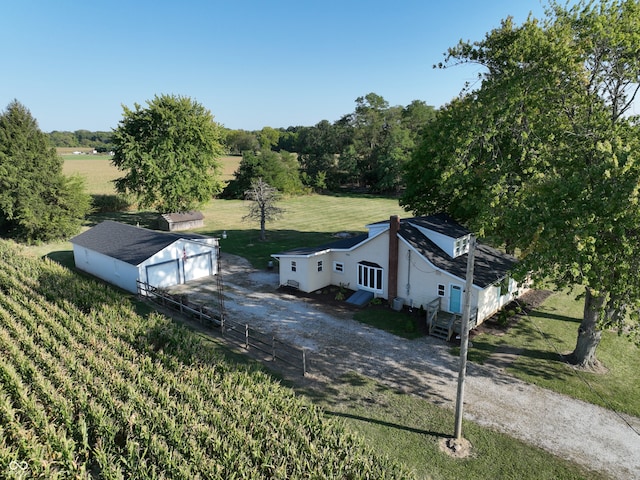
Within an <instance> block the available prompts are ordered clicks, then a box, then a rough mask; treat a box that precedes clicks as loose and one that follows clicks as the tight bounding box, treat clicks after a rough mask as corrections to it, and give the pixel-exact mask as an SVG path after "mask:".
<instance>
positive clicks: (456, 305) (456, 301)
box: [449, 285, 462, 313]
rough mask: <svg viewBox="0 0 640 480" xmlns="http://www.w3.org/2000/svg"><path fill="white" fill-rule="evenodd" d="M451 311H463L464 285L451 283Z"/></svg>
mask: <svg viewBox="0 0 640 480" xmlns="http://www.w3.org/2000/svg"><path fill="white" fill-rule="evenodd" d="M449 311H450V312H452V313H462V287H460V286H458V285H451V288H449Z"/></svg>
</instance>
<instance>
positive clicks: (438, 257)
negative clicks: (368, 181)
mask: <svg viewBox="0 0 640 480" xmlns="http://www.w3.org/2000/svg"><path fill="white" fill-rule="evenodd" d="M385 223H386V224H389V220H383V221H380V222H375V223H372V224H371V225H381V224H385ZM411 224H413V225H417V226H420V227H422V228H426V229H429V230H433V231H435V232H438V233H441V234H443V235H446V236H448V237H451V238H460V237H463V236H465V235H468V234H470V233H471V232H470V231H469V230H467V229H466V228H464V227H463V226H462V225H460V224H459V223H457V222H456V221H455V220H453V219H452V218H451V217H450V216H448V215H446V214H437V215H430V216H427V217H412V218H406V219H401V220H400V231H399V232H398V234H399V235H400V236H401V237H402V238H404V239H405V240H406V241H407V242H408V243H409V244H410V245H411V246H412V247H413V248H415V249H416V251H418V252H419V253H420V255H422V256H423V257H424V258H425V259H427V260H428V261H429V262H431V263H432V264H433V265H435V266H436V267H438V268H440V269H441V270H444V271H445V272H449V273H451V274H452V275H455V276H456V277H458V278H462V279H464V278H465V276H466V274H467V254H464V255H461V256H459V257H456V258H451V257H450V256H449V255H448V254H447V253H445V252H444V251H442V250H441V249H440V248H439V247H438V246H437V245H436V244H435V243H433V242H432V241H431V240H429V239H428V238H427V237H425V236H424V235H423V234H422V233H421V232H420V230H418V229H417V228H416V227H414V226H412V225H411ZM367 238H368V234H363V235H358V236H357V237H352V238H347V239H344V240H338V241H336V242H332V243H328V244H325V245H320V246H318V247H302V248H298V249H294V250H288V251H286V252H281V253H279V254H276V255H275V256H276V257H277V256H278V255H312V254H314V253H317V252H321V251H324V250H329V249H331V250H337V249H349V248H353V247H355V246H356V245H358V244H359V243H361V242H363V241H365V240H366V239H367ZM516 263H517V260H516V259H515V258H514V257H512V256H511V255H507V254H506V253H503V252H501V251H500V250H496V249H495V248H492V247H490V246H488V245H484V244H482V243H479V242H478V243H477V245H476V253H475V261H474V271H473V283H474V285H476V286H478V287H480V288H486V287H488V286H490V285H492V284H494V283H496V282H498V281H500V280H501V279H503V278H504V277H505V276H506V275H507V274H508V273H509V271H510V270H511V269H512V268H513V267H514V266H515V264H516Z"/></svg>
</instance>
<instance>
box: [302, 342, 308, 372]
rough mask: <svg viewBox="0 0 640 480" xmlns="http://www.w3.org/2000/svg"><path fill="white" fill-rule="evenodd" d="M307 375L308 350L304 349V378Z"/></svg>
mask: <svg viewBox="0 0 640 480" xmlns="http://www.w3.org/2000/svg"><path fill="white" fill-rule="evenodd" d="M306 374H307V350H306V349H305V348H303V349H302V376H303V377H304V376H305V375H306Z"/></svg>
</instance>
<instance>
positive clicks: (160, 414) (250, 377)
mask: <svg viewBox="0 0 640 480" xmlns="http://www.w3.org/2000/svg"><path fill="white" fill-rule="evenodd" d="M0 477H1V478H47V479H51V478H105V479H129V478H136V479H147V478H172V479H173V478H184V479H197V478H202V479H217V478H219V479H246V478H282V479H284V478H286V479H295V478H318V479H321V478H353V479H358V478H371V479H381V478H407V472H405V471H403V470H402V468H401V467H399V466H398V465H396V464H394V463H393V462H391V461H389V460H387V459H385V458H380V457H378V456H376V455H375V454H374V453H373V452H372V451H370V450H369V449H367V448H365V447H364V446H363V445H362V444H361V442H360V441H359V440H358V439H356V438H354V437H353V436H352V435H351V434H349V433H348V432H346V431H345V430H344V428H343V426H342V424H340V423H338V422H334V421H332V420H328V419H326V418H325V417H323V415H322V412H321V411H320V410H319V409H318V408H316V407H314V406H313V405H312V404H311V403H309V402H307V401H304V400H302V399H300V398H299V397H297V396H295V394H294V393H293V392H292V391H291V390H290V389H287V388H284V387H283V386H281V385H280V384H279V383H277V382H275V381H274V380H273V379H271V377H269V376H268V375H267V374H266V373H264V372H262V371H261V370H259V369H258V367H253V366H247V365H235V364H233V363H229V362H228V361H227V360H225V359H224V358H221V357H219V356H218V355H216V354H215V353H213V352H212V351H211V350H209V349H207V347H206V346H205V345H204V344H203V343H202V342H201V340H200V339H199V337H198V336H196V335H195V334H192V333H191V332H190V331H189V330H187V329H185V328H184V327H179V326H177V325H175V324H173V323H172V322H171V321H170V320H169V319H168V318H166V317H164V316H162V315H159V314H157V313H151V314H138V313H137V312H136V305H135V303H134V302H133V300H129V297H127V296H126V295H124V294H122V293H121V292H118V291H116V290H114V289H111V288H108V287H106V286H105V285H103V284H100V283H98V282H95V281H93V280H89V279H87V278H84V277H82V276H79V275H77V274H76V273H74V272H72V271H69V270H67V269H65V268H63V267H61V266H59V265H58V264H56V263H54V262H51V261H49V260H46V259H45V260H43V259H34V258H30V257H28V256H25V255H22V254H21V253H20V250H19V247H17V246H15V245H13V244H11V243H8V242H4V241H0Z"/></svg>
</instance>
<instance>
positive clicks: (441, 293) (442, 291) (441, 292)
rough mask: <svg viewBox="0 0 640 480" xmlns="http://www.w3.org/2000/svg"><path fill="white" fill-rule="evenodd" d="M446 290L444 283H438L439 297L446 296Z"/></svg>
mask: <svg viewBox="0 0 640 480" xmlns="http://www.w3.org/2000/svg"><path fill="white" fill-rule="evenodd" d="M445 292H446V290H445V287H444V285H442V284H441V283H439V284H438V296H439V297H444V294H445Z"/></svg>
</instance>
